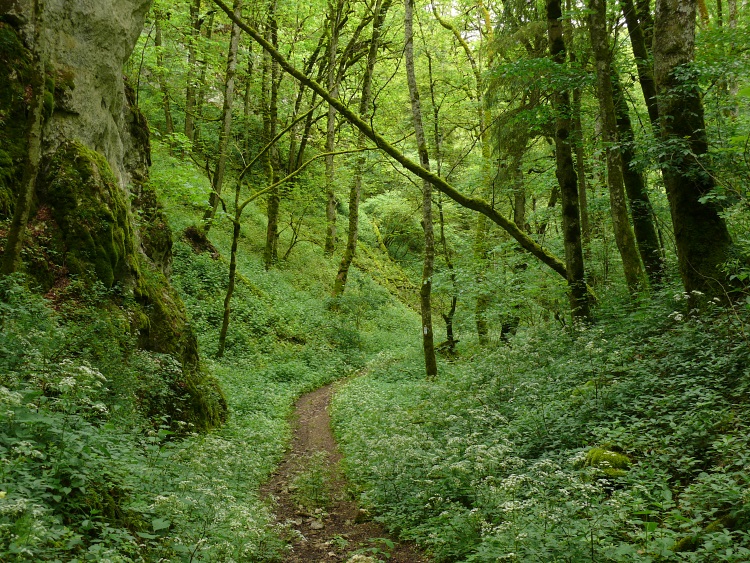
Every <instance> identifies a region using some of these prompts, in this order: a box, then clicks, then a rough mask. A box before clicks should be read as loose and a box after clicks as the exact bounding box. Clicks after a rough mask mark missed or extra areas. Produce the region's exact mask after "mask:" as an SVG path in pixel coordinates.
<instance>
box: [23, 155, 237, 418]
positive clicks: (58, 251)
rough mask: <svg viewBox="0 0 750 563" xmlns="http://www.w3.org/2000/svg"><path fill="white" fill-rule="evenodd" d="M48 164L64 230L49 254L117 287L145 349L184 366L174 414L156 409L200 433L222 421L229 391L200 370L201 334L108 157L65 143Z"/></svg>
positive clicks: (44, 200)
mask: <svg viewBox="0 0 750 563" xmlns="http://www.w3.org/2000/svg"><path fill="white" fill-rule="evenodd" d="M44 168H45V174H44V177H43V180H42V182H41V185H40V190H39V192H40V209H41V210H48V215H49V217H48V222H49V223H51V224H54V225H56V227H57V228H56V229H55V231H56V232H55V234H54V237H53V240H52V242H51V243H50V246H51V247H52V248H53V249H54V250H52V251H50V254H51V255H53V256H54V257H56V260H57V261H58V262H59V263H58V264H57V265H56V266H57V268H58V269H57V270H56V272H57V274H58V277H59V272H60V271H62V272H65V273H66V274H67V273H70V274H74V275H76V276H77V277H78V279H79V280H83V281H84V282H85V283H87V284H94V283H97V282H100V283H102V284H103V285H104V286H105V287H107V288H112V287H113V286H117V287H118V288H119V293H120V294H121V295H122V297H123V300H122V302H121V303H118V305H120V306H122V307H124V308H126V309H128V310H127V311H126V314H127V316H128V317H129V318H130V319H131V330H132V332H133V333H134V334H136V335H137V338H138V346H139V347H140V348H143V349H145V350H149V351H153V352H158V353H161V354H169V355H170V356H172V357H173V358H175V359H177V360H178V361H179V362H180V364H181V366H182V377H181V378H178V380H176V381H174V382H173V386H174V389H173V391H174V392H175V395H176V397H177V400H176V401H175V403H174V405H173V411H172V412H162V413H149V414H151V415H153V416H156V417H159V416H162V415H169V416H170V417H171V418H172V419H173V420H179V421H184V422H188V423H191V424H192V429H197V430H205V429H208V428H211V427H213V426H216V425H218V424H220V423H221V422H222V421H223V420H224V418H225V416H226V401H225V399H224V396H223V395H222V393H221V390H220V389H219V387H218V385H217V384H216V382H215V381H214V380H213V379H212V378H210V377H208V376H206V374H205V373H203V371H202V370H201V368H200V361H199V355H198V343H197V339H196V336H195V334H194V332H193V330H192V328H191V327H190V324H189V323H188V321H187V315H186V312H185V308H184V305H183V304H182V300H181V299H180V297H179V296H178V295H177V293H176V292H175V290H174V288H173V287H172V285H171V284H170V283H169V280H168V279H167V278H166V276H165V275H164V272H163V271H162V270H161V269H159V267H157V266H156V265H155V264H154V263H153V262H152V261H151V260H149V259H148V257H147V256H146V255H145V254H144V253H143V252H141V250H140V248H139V247H138V245H137V243H136V240H137V239H136V237H135V234H134V228H133V224H134V223H133V218H132V216H131V214H130V213H129V209H128V204H127V202H126V196H125V192H124V191H123V190H122V189H121V188H120V187H119V185H118V183H117V181H116V180H115V177H114V175H113V174H112V172H111V170H110V168H109V165H108V163H107V161H106V160H105V159H104V157H103V156H102V155H100V154H98V153H96V152H94V151H91V150H90V149H88V148H86V147H85V146H83V145H82V144H80V143H77V142H66V143H64V144H62V145H61V146H60V148H59V149H58V150H57V152H56V153H55V154H54V155H53V156H52V158H51V159H50V160H49V162H47V163H45V166H44ZM146 207H149V208H150V209H151V212H150V215H149V216H150V217H151V219H152V220H153V218H154V217H158V218H159V220H160V221H162V222H163V223H164V231H162V234H161V236H162V237H163V238H162V240H161V244H162V246H163V247H165V248H167V249H171V234H170V231H169V230H168V227H167V226H166V221H165V219H164V217H163V214H162V213H161V212H160V210H159V209H158V205H157V204H156V199H155V197H154V198H153V199H152V200H151V201H150V203H149V205H148V206H146ZM37 215H38V214H37ZM152 226H153V225H152ZM146 232H147V233H148V232H149V231H148V229H146ZM151 244H153V240H152V241H151ZM40 252H41V251H40ZM163 252H165V251H163ZM32 273H33V274H35V275H37V276H38V272H37V273H34V272H32ZM53 277H54V276H53ZM39 281H42V283H43V285H45V283H44V280H41V279H40V280H39ZM54 283H55V284H57V283H58V282H57V281H54ZM46 285H47V286H49V285H50V283H49V282H47V283H46ZM130 296H132V298H131V297H130Z"/></svg>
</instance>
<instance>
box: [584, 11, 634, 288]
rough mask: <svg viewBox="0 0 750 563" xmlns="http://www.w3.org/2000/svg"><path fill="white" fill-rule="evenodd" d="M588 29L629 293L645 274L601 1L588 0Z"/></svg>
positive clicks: (615, 221)
mask: <svg viewBox="0 0 750 563" xmlns="http://www.w3.org/2000/svg"><path fill="white" fill-rule="evenodd" d="M589 10H590V14H589V32H590V36H591V48H592V50H593V53H594V59H595V61H596V91H597V98H598V99H599V113H600V115H601V118H602V125H603V127H602V133H603V141H604V149H605V152H606V155H607V183H608V185H609V203H610V211H611V215H612V230H613V231H614V234H615V242H616V243H617V248H618V250H619V251H620V257H621V258H622V267H623V273H624V274H625V281H626V282H627V284H628V289H629V290H630V293H631V294H633V293H636V292H638V291H639V290H640V289H643V286H644V285H645V284H644V282H645V276H644V273H643V268H642V266H641V260H640V257H639V256H638V249H637V248H636V246H635V236H634V235H633V229H632V227H631V226H630V218H629V217H628V208H627V203H626V200H625V183H624V180H623V170H622V156H621V154H620V150H619V148H618V147H617V146H616V145H617V143H618V139H617V119H616V117H615V105H614V98H613V96H612V69H611V65H610V60H609V58H610V45H609V36H608V35H607V7H606V2H605V0H589Z"/></svg>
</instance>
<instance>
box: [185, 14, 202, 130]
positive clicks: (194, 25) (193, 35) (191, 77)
mask: <svg viewBox="0 0 750 563" xmlns="http://www.w3.org/2000/svg"><path fill="white" fill-rule="evenodd" d="M200 12H201V0H194V1H193V2H192V3H191V4H190V39H189V43H188V70H187V87H186V88H185V136H186V137H187V138H188V139H189V140H190V142H191V143H192V142H193V140H194V139H195V122H194V112H195V95H196V94H195V86H196V84H195V64H196V56H195V50H196V47H197V45H196V43H197V41H198V38H199V37H200V33H201V25H202V23H203V21H202V20H201V17H200Z"/></svg>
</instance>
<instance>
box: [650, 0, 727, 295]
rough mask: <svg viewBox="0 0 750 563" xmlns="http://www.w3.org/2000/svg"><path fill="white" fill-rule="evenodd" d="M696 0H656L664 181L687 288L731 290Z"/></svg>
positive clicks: (656, 74) (708, 291)
mask: <svg viewBox="0 0 750 563" xmlns="http://www.w3.org/2000/svg"><path fill="white" fill-rule="evenodd" d="M695 12H696V3H695V0H657V2H656V16H655V21H654V38H655V39H654V77H655V79H656V91H657V94H658V101H659V118H660V122H661V137H662V140H663V142H664V150H666V151H667V155H666V158H665V162H664V185H665V187H666V190H667V197H668V199H669V207H670V211H671V214H672V225H673V227H674V236H675V243H676V246H677V260H678V263H679V267H680V276H681V277H682V282H683V284H684V286H685V291H687V292H692V291H701V292H703V293H706V294H708V295H714V296H726V295H727V291H728V289H729V286H730V283H729V279H728V276H727V273H726V272H725V271H724V270H723V266H724V264H725V263H726V261H727V260H728V259H729V257H730V251H731V247H732V240H731V238H730V236H729V231H728V230H727V226H726V223H725V222H724V219H723V218H722V217H721V215H720V208H719V206H718V205H717V203H716V202H715V201H714V200H711V199H710V198H708V199H707V200H705V199H704V198H705V196H707V195H708V194H710V192H711V190H712V189H713V188H714V180H713V177H712V176H711V174H710V173H709V172H708V171H707V170H706V162H705V158H704V157H705V156H706V154H707V152H708V141H707V138H706V126H705V121H704V116H703V103H702V101H701V92H700V87H699V85H698V82H697V78H696V77H695V75H694V73H692V72H690V67H689V65H690V63H691V62H692V60H693V55H694V50H695Z"/></svg>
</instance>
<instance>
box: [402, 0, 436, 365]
mask: <svg viewBox="0 0 750 563" xmlns="http://www.w3.org/2000/svg"><path fill="white" fill-rule="evenodd" d="M413 21H414V0H406V6H405V9H404V35H405V45H404V58H405V62H406V81H407V83H408V85H409V97H410V98H411V113H412V119H413V121H414V135H415V137H416V140H417V149H418V152H419V162H420V164H421V165H422V168H424V169H425V170H429V169H430V157H429V154H428V153H427V141H426V139H425V135H424V126H423V125H422V106H421V103H420V99H419V89H418V87H417V78H416V74H415V72H414V33H413V30H412V26H413ZM422 227H423V229H424V265H423V267H422V285H421V287H420V291H419V297H420V309H421V311H422V345H423V348H424V362H425V371H426V373H427V377H434V376H436V375H437V361H436V359H435V343H434V338H433V333H432V307H431V303H430V296H431V293H432V272H433V268H434V262H435V236H434V232H433V226H432V184H431V183H430V182H429V181H427V180H425V181H423V182H422Z"/></svg>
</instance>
